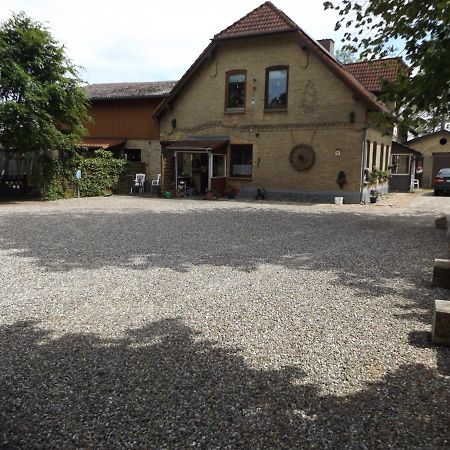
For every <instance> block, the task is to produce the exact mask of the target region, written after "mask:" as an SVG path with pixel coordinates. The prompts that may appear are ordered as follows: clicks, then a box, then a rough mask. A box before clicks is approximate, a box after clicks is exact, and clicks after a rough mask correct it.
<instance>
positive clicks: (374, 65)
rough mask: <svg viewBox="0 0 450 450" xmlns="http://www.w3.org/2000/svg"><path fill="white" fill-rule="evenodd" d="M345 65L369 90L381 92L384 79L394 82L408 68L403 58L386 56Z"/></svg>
mask: <svg viewBox="0 0 450 450" xmlns="http://www.w3.org/2000/svg"><path fill="white" fill-rule="evenodd" d="M344 67H345V68H346V69H347V70H348V71H349V72H350V73H351V74H352V75H353V76H354V77H356V78H357V79H358V80H359V81H360V82H361V83H362V84H363V85H364V86H365V87H366V88H367V89H368V90H369V91H372V92H380V91H381V90H382V80H386V81H390V82H393V81H395V80H396V79H397V77H398V76H399V75H400V73H401V72H402V71H404V70H407V66H406V64H405V63H404V62H403V61H402V59H401V58H386V59H377V60H373V61H361V62H356V63H350V64H345V65H344Z"/></svg>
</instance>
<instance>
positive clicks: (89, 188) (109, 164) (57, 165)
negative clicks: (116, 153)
mask: <svg viewBox="0 0 450 450" xmlns="http://www.w3.org/2000/svg"><path fill="white" fill-rule="evenodd" d="M126 164H127V162H126V161H125V160H122V159H116V158H114V157H113V155H112V154H111V152H109V151H106V150H94V151H93V152H91V153H89V154H86V155H81V154H79V153H72V154H70V156H68V157H67V158H65V159H62V160H57V159H52V158H51V157H49V156H47V155H44V156H43V157H42V174H43V187H42V191H41V194H42V198H43V199H44V200H57V199H60V198H71V197H76V195H77V187H78V186H79V188H80V196H81V197H95V196H101V195H108V194H111V193H112V191H113V189H114V188H115V187H116V185H117V182H118V181H119V177H120V175H121V173H122V172H123V170H124V168H125V166H126ZM77 170H81V180H79V181H78V180H77V179H76V177H75V174H76V172H77Z"/></svg>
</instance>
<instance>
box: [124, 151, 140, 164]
mask: <svg viewBox="0 0 450 450" xmlns="http://www.w3.org/2000/svg"><path fill="white" fill-rule="evenodd" d="M123 153H124V156H125V159H127V160H128V161H133V162H141V149H139V148H125V149H124V150H123Z"/></svg>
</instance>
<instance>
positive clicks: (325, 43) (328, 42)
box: [317, 39, 334, 56]
mask: <svg viewBox="0 0 450 450" xmlns="http://www.w3.org/2000/svg"><path fill="white" fill-rule="evenodd" d="M317 42H318V43H319V44H320V45H321V46H322V47H323V48H324V49H325V50H327V51H328V53H331V55H332V56H334V41H333V39H319V40H318V41H317Z"/></svg>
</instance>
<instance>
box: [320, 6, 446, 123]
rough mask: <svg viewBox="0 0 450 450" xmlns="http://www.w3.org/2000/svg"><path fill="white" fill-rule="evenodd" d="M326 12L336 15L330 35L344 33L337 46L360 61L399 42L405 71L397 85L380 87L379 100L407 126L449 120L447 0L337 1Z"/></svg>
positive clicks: (386, 52)
mask: <svg viewBox="0 0 450 450" xmlns="http://www.w3.org/2000/svg"><path fill="white" fill-rule="evenodd" d="M324 7H325V9H335V10H337V11H339V15H340V16H341V18H340V19H339V20H338V22H337V23H336V27H335V30H336V31H337V30H339V29H340V28H342V27H344V28H346V31H345V32H344V36H343V39H342V41H343V42H344V43H345V44H346V46H345V47H346V49H347V50H348V51H350V52H360V57H361V58H362V59H378V58H383V57H386V56H388V55H390V54H392V52H393V51H394V45H395V46H399V42H400V43H401V47H402V49H401V52H400V54H401V56H402V57H403V58H404V59H405V60H406V61H407V63H408V65H409V66H410V72H409V73H403V74H402V75H401V76H400V77H399V78H398V80H397V81H396V82H394V83H390V84H385V86H384V88H385V89H384V90H385V95H384V98H383V99H384V100H386V101H389V102H392V103H395V105H396V109H395V111H394V112H395V113H396V115H397V116H398V117H400V118H401V119H402V120H403V121H404V122H405V123H406V124H408V125H411V126H421V125H422V126H423V122H424V119H423V118H424V117H426V118H427V120H428V121H430V122H431V123H438V122H441V121H442V117H448V115H449V109H450V2H449V0H427V1H423V0H366V1H360V0H340V1H339V2H333V1H327V2H325V3H324Z"/></svg>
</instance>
